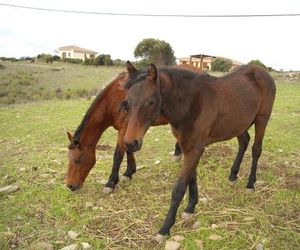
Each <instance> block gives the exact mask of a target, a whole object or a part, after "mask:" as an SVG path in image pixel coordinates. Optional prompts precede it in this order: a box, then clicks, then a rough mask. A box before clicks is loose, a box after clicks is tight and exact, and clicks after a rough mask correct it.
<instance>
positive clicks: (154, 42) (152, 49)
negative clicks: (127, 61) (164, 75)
mask: <svg viewBox="0 0 300 250" xmlns="http://www.w3.org/2000/svg"><path fill="white" fill-rule="evenodd" d="M134 56H135V58H141V59H143V60H144V61H146V62H147V63H148V64H149V63H154V64H157V65H159V66H162V65H173V64H175V56H174V51H173V49H172V47H171V45H170V44H169V43H167V42H165V41H163V40H158V39H153V38H146V39H144V40H143V41H141V42H140V43H139V44H138V45H137V46H136V48H135V50H134Z"/></svg>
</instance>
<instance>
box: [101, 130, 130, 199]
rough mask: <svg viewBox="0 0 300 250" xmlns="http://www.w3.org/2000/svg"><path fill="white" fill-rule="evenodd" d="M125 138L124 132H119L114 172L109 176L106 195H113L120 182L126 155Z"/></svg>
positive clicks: (104, 190) (105, 190) (104, 189)
mask: <svg viewBox="0 0 300 250" xmlns="http://www.w3.org/2000/svg"><path fill="white" fill-rule="evenodd" d="M123 137H124V132H123V131H121V130H119V131H118V141H117V146H116V149H115V153H114V159H113V166H112V171H111V174H110V176H109V179H108V182H107V183H106V184H105V187H104V188H103V192H104V193H106V194H109V193H111V192H112V191H113V190H114V188H115V186H116V185H117V183H118V181H119V170H120V166H121V163H122V160H123V157H124V153H125V147H124V144H123Z"/></svg>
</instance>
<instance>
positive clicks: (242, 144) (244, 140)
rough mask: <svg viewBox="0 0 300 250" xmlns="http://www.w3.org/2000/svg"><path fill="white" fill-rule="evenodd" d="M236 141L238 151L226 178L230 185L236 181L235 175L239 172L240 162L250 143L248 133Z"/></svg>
mask: <svg viewBox="0 0 300 250" xmlns="http://www.w3.org/2000/svg"><path fill="white" fill-rule="evenodd" d="M237 139H238V142H239V150H238V153H237V155H236V157H235V160H234V162H233V164H232V167H231V172H230V175H229V178H228V179H229V181H230V182H231V183H234V182H235V181H236V180H237V175H238V172H239V170H240V166H241V162H242V160H243V157H244V154H245V151H246V149H247V147H248V144H249V141H250V135H249V133H248V131H245V132H244V133H243V134H241V135H240V136H238V137H237Z"/></svg>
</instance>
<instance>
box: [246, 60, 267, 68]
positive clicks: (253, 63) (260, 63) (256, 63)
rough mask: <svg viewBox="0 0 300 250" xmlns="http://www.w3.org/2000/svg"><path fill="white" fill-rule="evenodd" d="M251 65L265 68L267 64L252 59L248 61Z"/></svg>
mask: <svg viewBox="0 0 300 250" xmlns="http://www.w3.org/2000/svg"><path fill="white" fill-rule="evenodd" d="M248 64H249V65H259V66H261V67H263V68H264V69H265V68H266V65H264V64H263V63H262V62H261V61H260V60H252V61H250V62H248Z"/></svg>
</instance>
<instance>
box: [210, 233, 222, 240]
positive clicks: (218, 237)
mask: <svg viewBox="0 0 300 250" xmlns="http://www.w3.org/2000/svg"><path fill="white" fill-rule="evenodd" d="M208 238H209V239H210V240H222V236H221V235H217V234H212V235H210V236H209V237H208Z"/></svg>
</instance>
